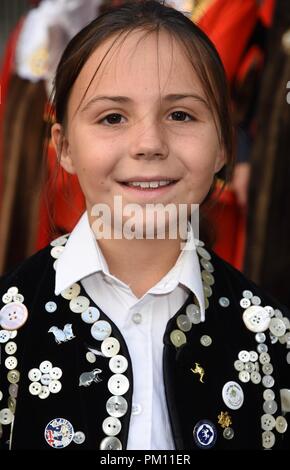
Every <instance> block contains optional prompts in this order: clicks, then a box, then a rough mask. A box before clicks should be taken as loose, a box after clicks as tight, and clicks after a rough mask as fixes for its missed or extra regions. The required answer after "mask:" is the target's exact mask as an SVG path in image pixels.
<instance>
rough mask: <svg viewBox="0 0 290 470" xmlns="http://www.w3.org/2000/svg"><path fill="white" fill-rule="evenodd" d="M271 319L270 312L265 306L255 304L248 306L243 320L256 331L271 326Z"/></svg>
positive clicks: (258, 331)
mask: <svg viewBox="0 0 290 470" xmlns="http://www.w3.org/2000/svg"><path fill="white" fill-rule="evenodd" d="M252 300H253V299H252ZM270 320H271V318H270V315H269V313H268V312H267V311H266V310H265V309H264V308H263V307H258V306H255V305H254V306H252V307H249V308H247V309H246V310H245V311H244V313H243V321H244V323H245V325H246V327H247V328H248V330H250V331H253V332H254V333H261V332H263V331H266V330H267V329H268V327H269V324H270Z"/></svg>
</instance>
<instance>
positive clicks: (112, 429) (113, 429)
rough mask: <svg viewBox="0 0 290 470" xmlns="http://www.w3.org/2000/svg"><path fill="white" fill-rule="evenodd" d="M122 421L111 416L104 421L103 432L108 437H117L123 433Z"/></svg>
mask: <svg viewBox="0 0 290 470" xmlns="http://www.w3.org/2000/svg"><path fill="white" fill-rule="evenodd" d="M121 427H122V425H121V421H120V420H119V419H118V418H114V417H113V416H109V417H108V418H106V419H104V421H103V425H102V428H103V431H104V433H105V434H107V436H117V434H119V432H120V431H121Z"/></svg>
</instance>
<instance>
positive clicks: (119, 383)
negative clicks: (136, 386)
mask: <svg viewBox="0 0 290 470" xmlns="http://www.w3.org/2000/svg"><path fill="white" fill-rule="evenodd" d="M129 386H130V384H129V380H128V379H127V377H126V376H125V375H122V374H114V375H112V377H110V378H109V380H108V389H109V391H110V392H111V394H112V395H124V394H125V393H126V392H127V391H128V390H129Z"/></svg>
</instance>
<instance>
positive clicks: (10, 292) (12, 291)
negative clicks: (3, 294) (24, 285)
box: [7, 286, 18, 296]
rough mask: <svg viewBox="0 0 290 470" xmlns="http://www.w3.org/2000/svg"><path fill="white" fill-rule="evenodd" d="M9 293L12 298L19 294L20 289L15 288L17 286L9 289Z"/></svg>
mask: <svg viewBox="0 0 290 470" xmlns="http://www.w3.org/2000/svg"><path fill="white" fill-rule="evenodd" d="M7 293H8V294H11V295H12V296H13V295H16V294H18V287H15V286H13V287H9V289H8V291H7Z"/></svg>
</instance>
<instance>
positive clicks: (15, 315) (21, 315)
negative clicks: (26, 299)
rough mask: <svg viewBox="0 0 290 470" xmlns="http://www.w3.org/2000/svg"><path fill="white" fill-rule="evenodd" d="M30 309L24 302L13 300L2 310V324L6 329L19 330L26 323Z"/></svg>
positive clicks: (0, 322)
mask: <svg viewBox="0 0 290 470" xmlns="http://www.w3.org/2000/svg"><path fill="white" fill-rule="evenodd" d="M27 317H28V310H27V308H26V307H25V305H24V304H21V303H18V302H11V303H10V304H7V305H4V307H2V309H1V310H0V325H1V327H2V328H3V329H4V330H9V331H10V330H18V329H19V328H21V326H23V325H24V323H25V322H26V320H27Z"/></svg>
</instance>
